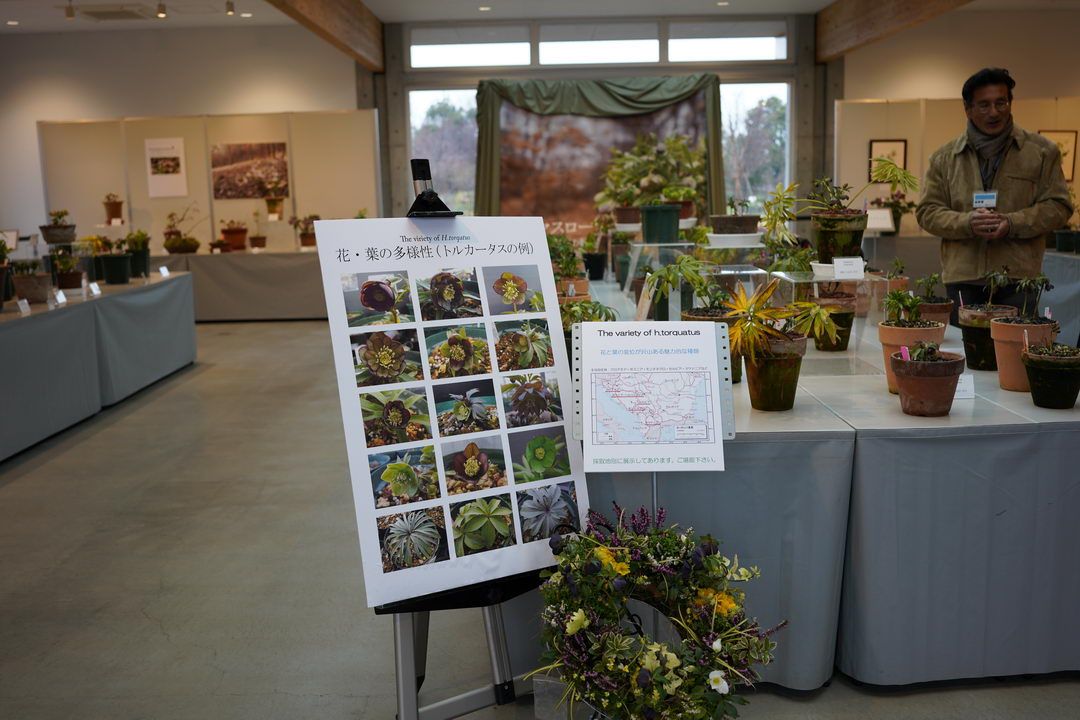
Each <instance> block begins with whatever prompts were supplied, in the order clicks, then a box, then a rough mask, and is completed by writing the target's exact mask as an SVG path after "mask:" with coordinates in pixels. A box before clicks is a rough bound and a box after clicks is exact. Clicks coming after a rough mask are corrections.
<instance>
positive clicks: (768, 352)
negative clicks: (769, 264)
mask: <svg viewBox="0 0 1080 720" xmlns="http://www.w3.org/2000/svg"><path fill="white" fill-rule="evenodd" d="M779 284H780V281H779V280H778V279H777V278H773V279H772V280H771V281H769V283H768V284H765V285H762V286H760V287H759V288H758V289H757V290H755V291H754V294H753V295H751V296H749V297H748V296H747V295H746V289H745V288H744V287H743V285H742V283H740V284H739V285H738V286H737V287H736V289H735V295H734V296H733V297H732V298H731V300H729V301H727V302H726V303H724V306H725V307H726V308H727V309H728V314H727V320H728V323H729V325H728V328H729V330H728V332H729V336H730V338H731V348H732V351H733V352H735V353H737V354H739V355H741V356H742V357H743V358H744V359H745V360H746V383H747V386H748V389H749V392H750V405H751V407H753V408H754V409H755V410H765V411H774V410H790V409H791V408H792V407H794V404H795V392H796V390H797V389H798V384H799V370H800V368H801V367H802V358H803V355H804V354H805V353H806V336H807V333H810V334H812V335H813V336H814V337H817V336H818V335H821V334H823V333H824V334H829V335H830V336H832V337H834V338H835V335H836V325H835V324H834V323H833V322H832V320H831V319H830V318H829V313H828V312H827V311H826V310H824V308H821V307H819V306H817V305H814V304H813V303H807V302H795V303H791V304H790V305H787V306H784V307H771V306H770V305H769V300H770V299H771V298H772V295H773V293H775V292H776V288H777V287H778V286H779Z"/></svg>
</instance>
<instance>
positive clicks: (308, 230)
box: [289, 215, 322, 247]
mask: <svg viewBox="0 0 1080 720" xmlns="http://www.w3.org/2000/svg"><path fill="white" fill-rule="evenodd" d="M316 220H322V218H321V217H319V216H318V215H305V216H304V217H302V218H298V217H296V216H295V215H294V216H293V217H291V218H289V224H290V225H292V226H293V229H295V230H296V232H297V234H298V235H299V236H300V247H315V221H316Z"/></svg>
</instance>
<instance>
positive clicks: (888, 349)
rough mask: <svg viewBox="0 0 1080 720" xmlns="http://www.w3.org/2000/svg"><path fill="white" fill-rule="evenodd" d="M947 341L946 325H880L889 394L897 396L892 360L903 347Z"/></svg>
mask: <svg viewBox="0 0 1080 720" xmlns="http://www.w3.org/2000/svg"><path fill="white" fill-rule="evenodd" d="M944 339H945V325H944V324H943V323H934V326H933V327H912V328H909V327H895V326H893V325H886V324H885V323H883V322H881V323H878V341H879V342H880V343H881V352H882V355H883V356H884V358H885V381H886V382H887V383H888V385H889V392H891V393H892V394H894V395H895V394H896V393H897V392H898V388H897V386H896V376H895V375H893V368H892V362H891V361H890V358H891V357H892V355H893V353H898V352H900V348H901V347H903V346H905V345H906V346H907V347H909V348H910V347H912V346H913V345H915V344H916V343H919V342H935V343H938V344H939V345H940V344H941V341H942V340H944Z"/></svg>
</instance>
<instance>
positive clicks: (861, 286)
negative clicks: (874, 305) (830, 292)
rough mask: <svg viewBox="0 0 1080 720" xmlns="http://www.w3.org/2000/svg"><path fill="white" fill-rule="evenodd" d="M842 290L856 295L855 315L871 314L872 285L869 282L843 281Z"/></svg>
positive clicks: (864, 315)
mask: <svg viewBox="0 0 1080 720" xmlns="http://www.w3.org/2000/svg"><path fill="white" fill-rule="evenodd" d="M840 292H844V293H848V294H849V295H854V296H855V317H866V316H867V315H869V314H870V286H869V285H868V284H867V283H859V282H842V283H840Z"/></svg>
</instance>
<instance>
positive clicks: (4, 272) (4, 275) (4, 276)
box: [0, 238, 10, 310]
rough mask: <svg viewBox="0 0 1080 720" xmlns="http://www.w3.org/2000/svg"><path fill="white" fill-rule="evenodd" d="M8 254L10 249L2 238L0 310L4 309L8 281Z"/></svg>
mask: <svg viewBox="0 0 1080 720" xmlns="http://www.w3.org/2000/svg"><path fill="white" fill-rule="evenodd" d="M8 252H10V249H9V248H8V246H7V243H6V242H4V239H3V238H0V310H3V309H4V301H5V300H6V297H7V280H8V260H7V257H8Z"/></svg>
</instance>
